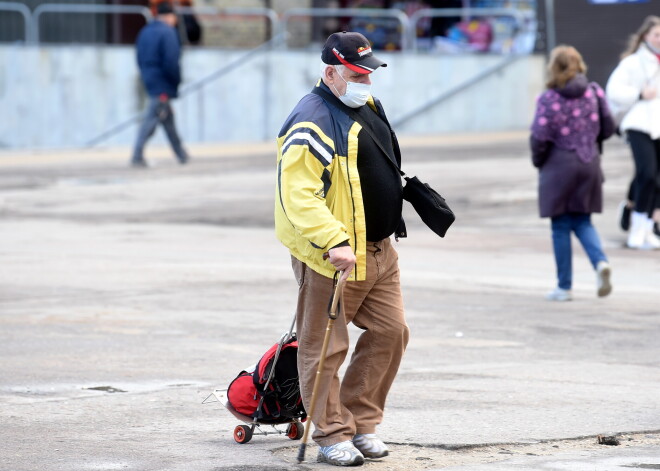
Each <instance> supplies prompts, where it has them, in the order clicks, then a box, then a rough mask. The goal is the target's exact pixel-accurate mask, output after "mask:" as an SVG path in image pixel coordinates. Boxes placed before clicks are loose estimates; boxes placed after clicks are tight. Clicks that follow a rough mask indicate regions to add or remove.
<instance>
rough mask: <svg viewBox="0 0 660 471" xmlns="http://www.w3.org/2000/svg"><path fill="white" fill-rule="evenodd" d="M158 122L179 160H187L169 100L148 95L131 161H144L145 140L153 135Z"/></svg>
mask: <svg viewBox="0 0 660 471" xmlns="http://www.w3.org/2000/svg"><path fill="white" fill-rule="evenodd" d="M158 123H161V124H162V125H163V128H164V129H165V134H166V135H167V138H168V139H169V141H170V145H171V146H172V150H173V151H174V153H175V154H176V156H177V159H179V162H186V161H187V160H188V155H187V154H186V151H185V150H183V146H182V145H181V139H179V134H178V133H177V132H176V126H175V124H174V111H173V110H172V106H171V105H170V101H169V100H165V101H161V100H160V99H159V97H150V98H149V107H148V108H147V112H146V115H145V117H144V121H142V125H141V126H140V131H139V132H138V137H137V142H136V143H135V149H134V150H133V159H132V161H133V162H142V161H144V146H145V144H146V143H147V140H149V138H150V137H151V136H152V135H153V133H154V131H155V130H156V126H158Z"/></svg>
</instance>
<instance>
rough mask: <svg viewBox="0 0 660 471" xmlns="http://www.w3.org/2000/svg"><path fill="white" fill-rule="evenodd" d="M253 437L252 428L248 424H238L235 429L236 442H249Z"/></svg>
mask: <svg viewBox="0 0 660 471" xmlns="http://www.w3.org/2000/svg"><path fill="white" fill-rule="evenodd" d="M251 439H252V429H251V428H250V427H248V426H247V425H237V426H236V428H235V429H234V440H236V443H247V442H249V441H250V440H251Z"/></svg>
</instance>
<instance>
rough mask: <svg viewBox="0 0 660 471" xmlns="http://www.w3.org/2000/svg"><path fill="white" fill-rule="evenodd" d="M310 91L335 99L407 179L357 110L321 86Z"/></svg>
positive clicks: (328, 99)
mask: <svg viewBox="0 0 660 471" xmlns="http://www.w3.org/2000/svg"><path fill="white" fill-rule="evenodd" d="M312 93H314V94H315V95H318V96H320V97H321V98H323V99H324V100H325V101H330V102H332V101H333V100H334V101H337V102H338V103H336V105H337V106H338V108H339V109H340V110H342V111H343V112H344V113H346V114H347V115H348V116H349V117H351V119H353V121H357V122H358V123H359V124H360V126H362V129H364V130H365V131H366V132H367V134H369V136H371V139H373V141H374V142H375V143H376V145H377V146H378V148H379V149H380V150H381V151H383V155H384V156H385V160H387V161H388V162H389V163H390V164H391V165H393V166H394V168H395V169H396V171H397V172H399V174H400V175H401V176H402V177H403V178H405V179H406V180H407V179H408V177H407V176H406V174H405V173H404V172H403V170H401V167H399V165H398V164H397V163H396V162H395V161H394V160H392V158H391V157H390V154H388V153H387V151H386V150H385V147H383V144H382V143H381V142H380V140H378V138H377V137H376V135H375V134H374V132H373V130H372V129H371V127H370V126H369V125H368V124H367V123H366V122H365V121H364V120H363V119H362V117H361V116H360V115H359V114H357V112H356V111H355V110H354V109H353V108H351V107H350V106H346V105H345V104H343V103H342V102H340V101H339V100H338V99H337V97H336V96H334V95H333V94H331V93H328V92H326V91H325V90H323V89H322V88H321V87H315V88H314V90H312ZM376 114H377V115H378V116H379V117H380V118H381V119H383V121H385V123H386V124H387V127H388V128H389V130H390V133H391V132H392V128H391V127H390V123H388V122H387V120H386V119H384V118H383V117H382V116H381V115H380V114H378V113H376Z"/></svg>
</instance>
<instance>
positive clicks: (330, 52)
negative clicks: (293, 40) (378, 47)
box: [321, 31, 387, 74]
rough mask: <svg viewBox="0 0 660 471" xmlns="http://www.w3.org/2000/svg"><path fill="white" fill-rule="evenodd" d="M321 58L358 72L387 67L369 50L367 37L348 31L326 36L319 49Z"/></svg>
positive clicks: (368, 71)
mask: <svg viewBox="0 0 660 471" xmlns="http://www.w3.org/2000/svg"><path fill="white" fill-rule="evenodd" d="M321 60H322V61H323V63H325V64H329V65H340V64H341V65H345V66H346V67H348V68H349V69H351V70H352V71H353V72H357V73H359V74H370V73H371V72H373V71H374V70H376V69H377V68H378V67H381V66H383V67H387V64H386V63H385V62H383V61H382V60H380V59H378V58H377V57H376V56H374V54H373V52H371V44H370V43H369V40H367V38H365V37H364V36H363V35H361V34H360V33H354V32H350V31H342V32H341V33H332V34H331V35H330V36H328V39H327V40H326V41H325V45H324V46H323V51H321Z"/></svg>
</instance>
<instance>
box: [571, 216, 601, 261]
mask: <svg viewBox="0 0 660 471" xmlns="http://www.w3.org/2000/svg"><path fill="white" fill-rule="evenodd" d="M572 217H573V230H574V231H575V235H576V236H577V238H578V240H579V241H580V243H581V244H582V247H583V248H584V251H585V252H586V254H587V257H589V261H590V262H591V265H592V266H593V267H594V270H595V269H596V267H597V266H598V262H600V261H605V262H607V257H606V256H605V253H604V252H603V246H602V244H601V242H600V237H599V236H598V232H597V231H596V228H595V227H594V226H593V224H591V214H574V215H572Z"/></svg>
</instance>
